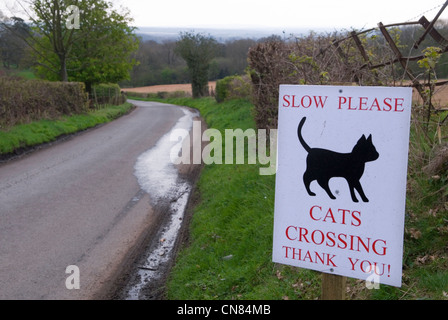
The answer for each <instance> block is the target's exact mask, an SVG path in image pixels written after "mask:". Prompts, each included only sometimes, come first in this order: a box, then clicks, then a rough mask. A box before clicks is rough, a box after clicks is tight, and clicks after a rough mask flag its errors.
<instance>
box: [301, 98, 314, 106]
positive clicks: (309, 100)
mask: <svg viewBox="0 0 448 320" xmlns="http://www.w3.org/2000/svg"><path fill="white" fill-rule="evenodd" d="M305 98H308V105H307V106H305V102H304V100H305ZM300 102H301V103H302V107H304V108H309V107H311V103H312V100H311V98H310V96H303V97H302V100H301V101H300Z"/></svg>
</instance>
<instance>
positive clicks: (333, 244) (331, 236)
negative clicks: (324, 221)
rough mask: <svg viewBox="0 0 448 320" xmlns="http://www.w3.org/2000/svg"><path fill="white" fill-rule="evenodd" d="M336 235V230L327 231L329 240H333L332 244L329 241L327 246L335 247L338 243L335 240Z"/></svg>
mask: <svg viewBox="0 0 448 320" xmlns="http://www.w3.org/2000/svg"><path fill="white" fill-rule="evenodd" d="M335 237H336V235H335V234H334V232H327V240H328V241H330V242H331V245H330V244H328V242H327V243H326V245H327V247H334V246H335V245H336V241H335V240H334V238H335Z"/></svg>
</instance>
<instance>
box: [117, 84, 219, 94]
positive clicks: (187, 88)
mask: <svg viewBox="0 0 448 320" xmlns="http://www.w3.org/2000/svg"><path fill="white" fill-rule="evenodd" d="M208 85H209V88H210V89H211V90H210V92H212V90H213V91H215V88H216V81H212V82H209V84H208ZM122 91H124V92H132V93H158V92H180V91H183V92H185V93H187V94H188V95H191V94H192V92H191V84H189V83H186V84H165V85H157V86H148V87H139V88H123V89H122Z"/></svg>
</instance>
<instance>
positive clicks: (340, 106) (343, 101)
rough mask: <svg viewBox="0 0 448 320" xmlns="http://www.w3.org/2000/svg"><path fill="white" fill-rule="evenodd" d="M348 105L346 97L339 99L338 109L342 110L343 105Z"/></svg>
mask: <svg viewBox="0 0 448 320" xmlns="http://www.w3.org/2000/svg"><path fill="white" fill-rule="evenodd" d="M346 103H347V98H345V97H339V107H338V109H341V108H342V105H343V104H346Z"/></svg>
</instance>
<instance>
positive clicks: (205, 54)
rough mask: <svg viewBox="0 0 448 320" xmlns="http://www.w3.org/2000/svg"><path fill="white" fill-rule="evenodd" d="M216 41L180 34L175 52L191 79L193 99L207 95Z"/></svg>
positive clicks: (200, 36)
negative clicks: (185, 65) (185, 64)
mask: <svg viewBox="0 0 448 320" xmlns="http://www.w3.org/2000/svg"><path fill="white" fill-rule="evenodd" d="M216 48H217V41H216V40H215V39H214V38H212V37H211V36H205V35H202V34H193V33H190V32H181V34H180V40H179V41H177V43H176V52H177V53H178V54H179V55H180V56H181V57H182V58H183V59H184V60H185V62H186V63H187V66H188V70H189V73H190V77H191V87H192V91H193V98H200V97H203V96H206V95H207V93H208V72H209V68H210V62H211V61H212V59H213V57H214V56H215V53H216Z"/></svg>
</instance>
